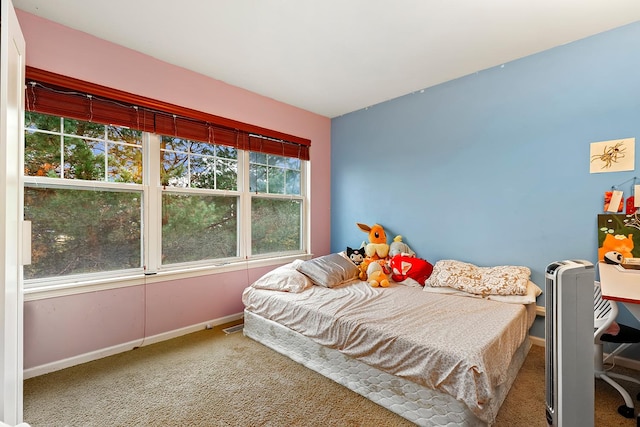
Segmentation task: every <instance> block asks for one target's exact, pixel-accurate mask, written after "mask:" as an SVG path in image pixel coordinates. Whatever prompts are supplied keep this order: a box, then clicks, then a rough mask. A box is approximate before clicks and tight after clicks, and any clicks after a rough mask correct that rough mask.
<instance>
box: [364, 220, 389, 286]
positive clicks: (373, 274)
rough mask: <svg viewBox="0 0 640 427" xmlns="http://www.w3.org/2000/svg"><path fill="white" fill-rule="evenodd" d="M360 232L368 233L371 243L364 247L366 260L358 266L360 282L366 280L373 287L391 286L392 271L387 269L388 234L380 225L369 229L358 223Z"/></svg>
mask: <svg viewBox="0 0 640 427" xmlns="http://www.w3.org/2000/svg"><path fill="white" fill-rule="evenodd" d="M356 225H357V226H358V228H360V230H362V231H364V232H365V233H368V235H369V243H366V244H365V245H364V253H365V255H366V256H365V258H364V260H363V261H362V263H361V264H360V265H359V266H358V268H359V269H360V273H359V275H358V277H359V278H360V280H365V281H367V282H369V284H370V285H371V286H373V287H378V286H382V287H385V288H386V287H387V286H389V278H388V277H387V274H388V273H389V272H390V270H389V269H388V267H387V260H388V256H389V245H388V244H387V234H386V233H385V231H384V228H383V227H382V226H381V225H379V224H374V225H373V226H372V227H369V226H368V225H366V224H361V223H359V222H358V223H356Z"/></svg>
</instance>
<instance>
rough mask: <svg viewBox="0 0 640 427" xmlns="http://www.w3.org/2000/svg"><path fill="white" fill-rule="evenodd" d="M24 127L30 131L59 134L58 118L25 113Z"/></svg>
mask: <svg viewBox="0 0 640 427" xmlns="http://www.w3.org/2000/svg"><path fill="white" fill-rule="evenodd" d="M24 127H25V128H26V129H30V130H34V129H40V130H48V131H52V132H60V117H57V116H49V115H47V114H39V113H31V112H29V111H26V112H25V114H24Z"/></svg>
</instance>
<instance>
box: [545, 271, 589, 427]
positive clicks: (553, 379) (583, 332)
mask: <svg viewBox="0 0 640 427" xmlns="http://www.w3.org/2000/svg"><path fill="white" fill-rule="evenodd" d="M594 280H595V270H594V268H593V264H592V263H590V262H588V261H583V260H567V261H557V262H553V263H551V264H549V265H548V266H547V270H546V292H545V310H546V315H545V346H546V347H545V362H546V363H545V366H546V367H545V391H546V417H547V424H548V425H550V426H558V427H572V426H575V427H590V426H593V425H594V397H595V396H594V395H595V391H594V387H595V379H594V341H593V332H594V329H593V289H594Z"/></svg>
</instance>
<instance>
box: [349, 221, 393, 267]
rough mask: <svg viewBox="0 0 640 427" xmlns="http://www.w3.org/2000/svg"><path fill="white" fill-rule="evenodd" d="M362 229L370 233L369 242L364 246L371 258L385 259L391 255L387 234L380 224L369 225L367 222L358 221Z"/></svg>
mask: <svg viewBox="0 0 640 427" xmlns="http://www.w3.org/2000/svg"><path fill="white" fill-rule="evenodd" d="M356 225H357V226H358V228H360V230H362V231H364V232H365V233H368V234H369V243H367V244H366V245H365V247H364V252H365V254H366V255H367V256H368V257H369V258H373V259H383V258H386V257H387V256H389V245H388V244H387V234H386V233H385V231H384V228H383V227H382V226H381V225H379V224H374V225H373V226H372V227H369V226H368V225H367V224H361V223H359V222H357V223H356Z"/></svg>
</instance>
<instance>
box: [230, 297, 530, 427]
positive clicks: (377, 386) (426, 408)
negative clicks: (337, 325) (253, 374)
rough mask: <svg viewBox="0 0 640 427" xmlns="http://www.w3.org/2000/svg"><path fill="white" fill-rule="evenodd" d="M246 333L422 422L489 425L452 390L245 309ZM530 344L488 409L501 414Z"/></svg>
mask: <svg viewBox="0 0 640 427" xmlns="http://www.w3.org/2000/svg"><path fill="white" fill-rule="evenodd" d="M243 331H244V334H245V335H246V336H247V337H249V338H251V339H253V340H255V341H258V342H260V343H262V344H264V345H266V346H267V347H270V348H271V349H273V350H275V351H277V352H278V353H281V354H284V355H285V356H288V357H289V358H291V359H292V360H294V361H295V362H298V363H300V364H302V365H304V366H306V367H307V368H309V369H312V370H314V371H316V372H318V373H320V374H322V375H324V376H325V377H327V378H330V379H332V380H333V381H335V382H337V383H339V384H341V385H343V386H345V387H347V388H348V389H350V390H353V391H355V392H356V393H358V394H360V395H362V396H364V397H366V398H367V399H369V400H371V401H373V402H375V403H377V404H379V405H381V406H383V407H385V408H387V409H389V410H390V411H392V412H395V413H396V414H398V415H400V416H401V417H403V418H406V419H407V420H409V421H411V422H413V423H416V424H418V425H420V426H487V425H488V424H487V423H486V422H484V421H482V420H480V419H479V418H478V417H476V416H475V415H474V414H473V413H472V412H471V411H470V410H469V409H468V408H467V406H466V405H465V404H464V403H462V402H459V401H457V400H456V399H455V398H453V397H452V396H450V395H448V394H445V393H441V392H439V391H437V390H432V389H428V388H426V387H423V386H421V385H419V384H416V383H413V382H410V381H407V380H405V379H403V378H400V377H397V376H394V375H391V374H388V373H386V372H382V371H380V370H379V369H376V368H373V367H371V366H369V365H366V364H364V363H362V362H360V361H358V360H355V359H352V358H350V357H348V356H345V355H344V354H342V353H340V352H339V351H338V350H333V349H330V348H326V347H323V346H321V345H319V344H317V343H316V342H315V341H313V340H311V339H309V338H307V337H305V336H304V335H302V334H300V333H298V332H295V331H293V330H291V329H289V328H287V327H285V326H282V325H280V324H278V323H276V322H274V321H272V320H269V319H265V318H263V317H261V316H259V315H256V314H253V313H251V312H249V311H246V310H245V312H244V329H243ZM530 348H531V343H530V341H529V339H528V338H527V339H526V340H525V342H524V343H523V344H522V345H521V346H520V348H519V349H518V351H517V352H516V353H515V355H514V357H513V359H512V361H511V365H510V366H509V369H508V379H507V381H506V382H505V383H504V384H502V385H501V386H500V387H499V388H498V389H497V390H496V397H495V399H494V400H493V401H492V402H491V403H490V404H489V405H488V406H489V407H488V408H487V411H489V412H488V413H491V414H497V412H498V409H499V408H500V405H502V402H503V401H504V398H505V397H506V395H507V393H508V392H509V389H510V388H511V384H512V383H513V381H514V380H515V378H516V376H517V375H518V371H519V370H520V367H521V366H522V364H523V363H524V359H525V358H526V356H527V354H528V352H529V349H530ZM494 417H495V415H494Z"/></svg>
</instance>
